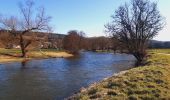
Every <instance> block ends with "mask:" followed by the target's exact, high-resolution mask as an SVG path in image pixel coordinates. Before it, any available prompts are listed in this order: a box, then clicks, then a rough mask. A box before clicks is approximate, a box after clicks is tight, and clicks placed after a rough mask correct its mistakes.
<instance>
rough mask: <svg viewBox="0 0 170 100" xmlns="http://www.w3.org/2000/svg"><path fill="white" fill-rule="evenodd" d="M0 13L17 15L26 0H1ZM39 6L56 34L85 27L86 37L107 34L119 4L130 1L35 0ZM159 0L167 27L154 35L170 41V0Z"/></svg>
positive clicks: (159, 38)
mask: <svg viewBox="0 0 170 100" xmlns="http://www.w3.org/2000/svg"><path fill="white" fill-rule="evenodd" d="M0 1H1V3H0V13H1V14H3V15H18V14H19V9H18V2H19V1H24V0H0ZM34 1H35V4H36V6H37V7H38V6H44V7H45V9H46V13H47V14H48V15H50V16H51V17H52V20H51V25H52V26H53V30H54V32H56V33H61V34H66V33H67V32H68V31H69V30H82V31H84V32H85V33H86V34H87V36H104V35H106V34H105V33H104V24H106V23H107V22H109V21H110V20H111V18H110V16H111V15H112V14H113V13H114V11H115V9H117V7H118V6H120V5H122V4H123V3H124V2H125V1H130V0H34ZM152 1H158V7H159V10H160V12H161V14H162V15H163V16H164V17H165V18H166V22H167V24H166V27H165V28H164V29H163V30H162V31H161V32H160V33H159V35H158V36H157V37H156V38H155V39H156V40H162V41H170V28H169V27H170V0H152Z"/></svg>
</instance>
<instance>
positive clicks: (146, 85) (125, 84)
mask: <svg viewBox="0 0 170 100" xmlns="http://www.w3.org/2000/svg"><path fill="white" fill-rule="evenodd" d="M169 51H170V49H159V50H149V56H148V60H147V61H148V64H147V65H146V66H141V67H137V68H133V69H131V70H128V71H126V72H125V73H123V74H119V75H117V76H112V77H110V78H108V79H106V80H104V81H101V82H100V83H97V84H93V85H91V86H90V87H88V88H86V89H82V90H81V91H80V93H78V94H76V95H75V96H73V97H71V98H70V99H72V100H89V99H99V100H141V99H142V100H161V99H162V100H166V99H170V55H168V53H169ZM165 53H166V54H167V55H166V54H165Z"/></svg>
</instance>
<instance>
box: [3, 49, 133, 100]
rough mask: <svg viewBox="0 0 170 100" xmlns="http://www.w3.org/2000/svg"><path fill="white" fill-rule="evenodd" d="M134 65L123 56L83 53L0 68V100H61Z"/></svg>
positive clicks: (130, 59)
mask: <svg viewBox="0 0 170 100" xmlns="http://www.w3.org/2000/svg"><path fill="white" fill-rule="evenodd" d="M134 61H135V60H134V57H133V56H131V55H126V54H111V53H94V52H83V53H81V54H80V56H78V57H74V58H53V59H43V60H30V61H28V62H26V63H21V62H15V63H7V64H0V100H63V99H64V98H66V97H68V96H71V95H72V94H73V93H75V92H77V91H79V89H80V88H81V87H87V86H88V85H89V84H91V83H94V82H96V81H100V80H102V79H103V78H106V77H109V76H111V75H113V74H114V73H117V72H120V71H123V70H127V69H129V68H131V67H133V65H134Z"/></svg>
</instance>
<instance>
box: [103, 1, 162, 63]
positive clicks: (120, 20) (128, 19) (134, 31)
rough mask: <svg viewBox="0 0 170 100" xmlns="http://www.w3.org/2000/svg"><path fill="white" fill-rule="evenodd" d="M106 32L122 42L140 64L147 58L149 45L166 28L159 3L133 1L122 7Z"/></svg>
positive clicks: (113, 16) (113, 17)
mask: <svg viewBox="0 0 170 100" xmlns="http://www.w3.org/2000/svg"><path fill="white" fill-rule="evenodd" d="M112 20H113V21H112V22H111V23H109V24H108V25H106V26H105V27H106V29H107V30H106V31H107V32H109V33H111V34H112V35H113V37H115V38H117V39H118V40H120V41H121V42H122V43H123V44H124V45H125V46H126V48H127V50H128V51H129V53H130V54H132V55H134V56H135V57H136V59H137V60H138V62H142V61H143V60H144V57H145V56H146V49H147V44H148V41H149V40H150V39H152V38H153V37H155V36H156V35H157V34H158V32H159V31H160V30H161V29H162V28H163V26H164V20H163V17H162V16H161V15H160V12H159V11H158V9H157V3H155V2H150V1H149V0H131V3H130V4H129V5H128V4H127V3H126V4H125V5H123V6H120V7H119V8H118V9H117V10H116V11H115V14H114V15H112Z"/></svg>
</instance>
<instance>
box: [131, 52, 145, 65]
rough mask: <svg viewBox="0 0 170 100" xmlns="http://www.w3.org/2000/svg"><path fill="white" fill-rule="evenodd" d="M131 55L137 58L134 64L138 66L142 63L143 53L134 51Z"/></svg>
mask: <svg viewBox="0 0 170 100" xmlns="http://www.w3.org/2000/svg"><path fill="white" fill-rule="evenodd" d="M133 56H134V57H135V58H136V59H137V63H136V65H137V66H139V65H141V64H142V62H143V60H144V57H145V53H140V52H135V53H133Z"/></svg>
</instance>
